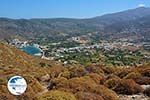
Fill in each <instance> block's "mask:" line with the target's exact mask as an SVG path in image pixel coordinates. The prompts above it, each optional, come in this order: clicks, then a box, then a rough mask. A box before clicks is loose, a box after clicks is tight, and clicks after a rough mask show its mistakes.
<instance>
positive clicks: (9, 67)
mask: <svg viewBox="0 0 150 100" xmlns="http://www.w3.org/2000/svg"><path fill="white" fill-rule="evenodd" d="M13 75H21V76H23V77H24V78H25V79H26V81H27V84H28V87H27V90H26V92H25V93H24V94H23V95H21V96H13V95H12V94H10V93H9V91H8V89H7V81H8V79H9V78H10V77H12V76H13ZM0 76H1V77H0V100H15V99H19V100H47V99H50V100H127V99H126V98H136V100H148V99H149V97H148V96H149V89H150V88H148V87H149V85H150V64H146V65H143V66H139V67H137V66H133V67H130V68H115V67H109V66H108V67H106V66H102V65H94V64H93V65H87V66H81V65H78V64H75V65H65V66H64V65H62V64H60V63H58V62H55V61H45V60H42V59H40V58H35V57H32V56H29V55H27V54H26V53H24V52H22V51H20V50H18V49H16V48H15V47H11V46H9V45H7V44H4V43H0ZM134 94H135V95H134ZM144 95H147V97H146V96H144Z"/></svg>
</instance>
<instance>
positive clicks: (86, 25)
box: [0, 7, 150, 39]
mask: <svg viewBox="0 0 150 100" xmlns="http://www.w3.org/2000/svg"><path fill="white" fill-rule="evenodd" d="M149 20H150V8H145V7H140V8H136V9H130V10H127V11H122V12H118V13H113V14H106V15H103V16H98V17H94V18H89V19H68V18H53V19H9V18H0V38H1V39H5V38H6V39H7V38H10V37H14V36H19V37H23V38H25V39H31V38H37V37H45V38H49V39H59V37H64V38H65V37H72V36H79V35H82V34H87V33H94V32H97V33H98V34H100V36H101V37H107V38H108V39H112V38H120V37H124V36H128V37H130V36H137V37H139V38H141V37H143V36H144V37H145V38H150V36H149V31H150V29H149V27H150V22H149Z"/></svg>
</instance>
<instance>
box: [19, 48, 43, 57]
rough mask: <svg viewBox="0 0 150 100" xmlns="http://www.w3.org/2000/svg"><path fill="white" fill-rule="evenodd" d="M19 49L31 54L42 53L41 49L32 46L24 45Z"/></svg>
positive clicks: (37, 54) (38, 54) (39, 54)
mask: <svg viewBox="0 0 150 100" xmlns="http://www.w3.org/2000/svg"><path fill="white" fill-rule="evenodd" d="M21 50H22V51H24V52H26V53H28V54H30V55H33V56H41V55H42V53H41V50H40V49H39V48H37V47H34V46H26V47H23V48H21Z"/></svg>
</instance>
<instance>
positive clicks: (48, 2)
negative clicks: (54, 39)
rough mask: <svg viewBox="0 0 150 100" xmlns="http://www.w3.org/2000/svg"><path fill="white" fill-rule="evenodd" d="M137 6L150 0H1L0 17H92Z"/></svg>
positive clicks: (149, 4)
mask: <svg viewBox="0 0 150 100" xmlns="http://www.w3.org/2000/svg"><path fill="white" fill-rule="evenodd" d="M137 7H150V0H0V17H7V18H15V19H20V18H26V19H30V18H62V17H63V18H91V17H95V16H100V15H103V14H107V13H114V12H119V11H123V10H127V9H133V8H137Z"/></svg>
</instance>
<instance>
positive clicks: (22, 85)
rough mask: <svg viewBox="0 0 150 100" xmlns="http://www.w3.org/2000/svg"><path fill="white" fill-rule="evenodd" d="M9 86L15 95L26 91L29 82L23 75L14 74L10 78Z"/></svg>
mask: <svg viewBox="0 0 150 100" xmlns="http://www.w3.org/2000/svg"><path fill="white" fill-rule="evenodd" d="M7 87H8V90H9V91H10V93H12V94H13V95H21V94H23V93H24V92H25V90H26V88H27V83H26V80H25V79H24V78H23V77H21V76H13V77H11V78H10V79H9V81H8V84H7Z"/></svg>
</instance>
